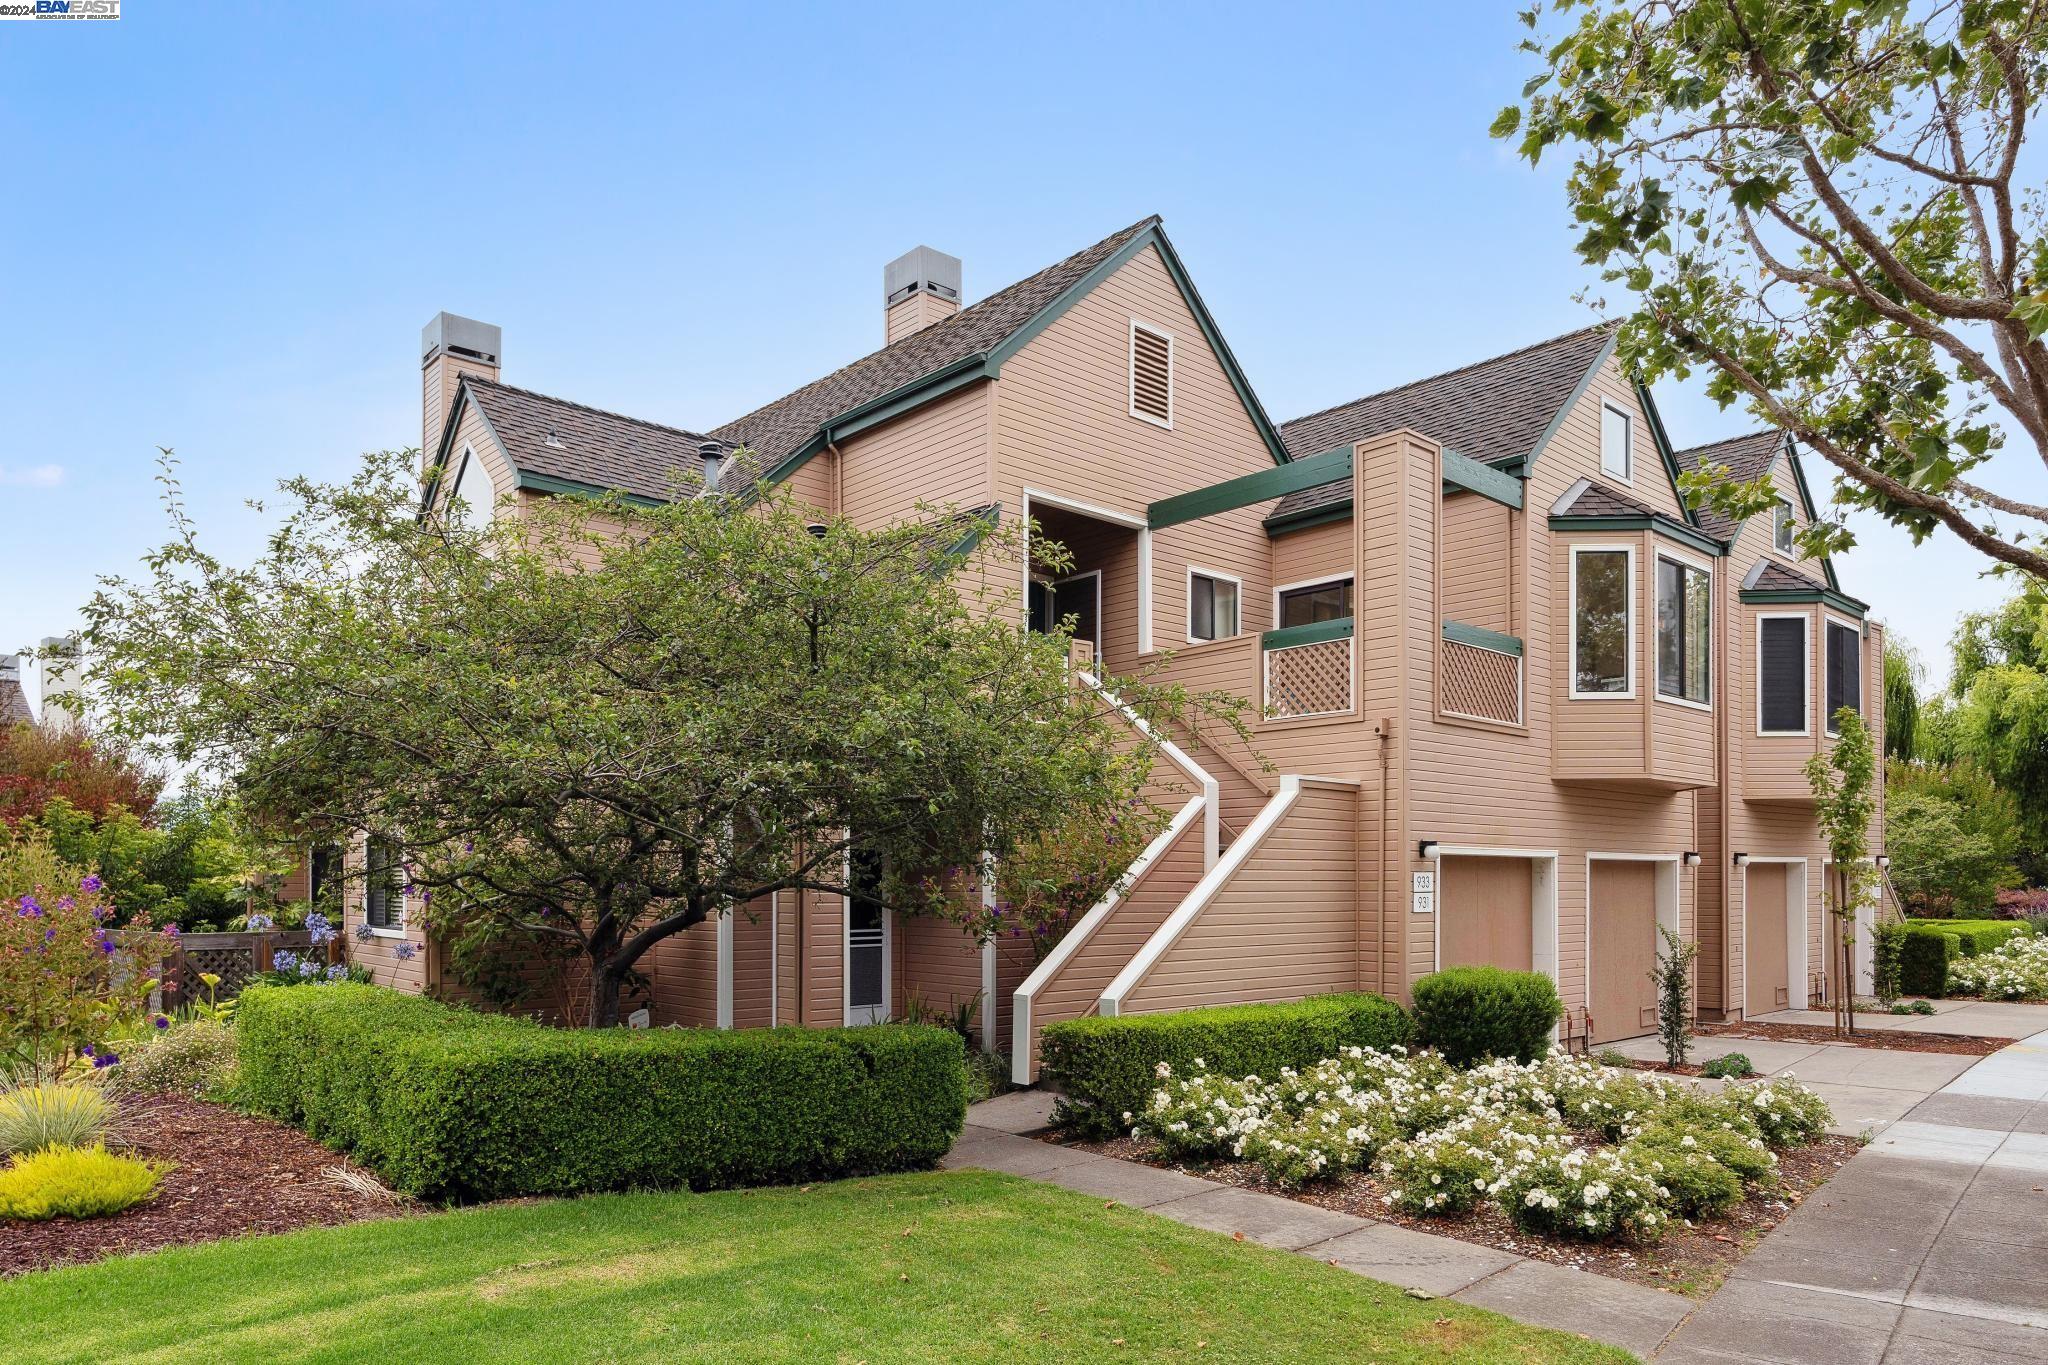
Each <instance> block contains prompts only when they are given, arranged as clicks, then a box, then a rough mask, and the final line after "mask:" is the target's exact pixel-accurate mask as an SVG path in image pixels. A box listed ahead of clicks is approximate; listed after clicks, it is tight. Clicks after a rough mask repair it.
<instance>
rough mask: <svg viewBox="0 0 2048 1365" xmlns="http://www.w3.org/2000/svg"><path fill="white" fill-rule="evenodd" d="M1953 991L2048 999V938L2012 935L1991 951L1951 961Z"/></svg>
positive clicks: (1988, 996)
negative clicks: (2014, 936)
mask: <svg viewBox="0 0 2048 1365" xmlns="http://www.w3.org/2000/svg"><path fill="white" fill-rule="evenodd" d="M1948 993H1949V994H1950V995H1981V996H1983V997H1984V998H1985V999H1986V1000H2048V938H2035V937H2033V936H2031V935H2026V936H2022V937H2017V938H2009V939H2007V940H2006V941H2005V942H2003V943H2001V944H1999V945H1998V946H1997V947H1996V948H1994V949H1992V950H1991V951H1990V952H1988V953H1979V954H1977V956H1975V957H1959V958H1957V959H1955V960H1954V961H1953V962H1951V963H1950V964H1949V968H1948Z"/></svg>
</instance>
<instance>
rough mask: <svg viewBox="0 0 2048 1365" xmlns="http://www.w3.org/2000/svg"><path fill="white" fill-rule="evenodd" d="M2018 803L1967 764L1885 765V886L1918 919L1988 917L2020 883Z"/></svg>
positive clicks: (1984, 773)
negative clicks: (1888, 866) (2000, 896)
mask: <svg viewBox="0 0 2048 1365" xmlns="http://www.w3.org/2000/svg"><path fill="white" fill-rule="evenodd" d="M2019 845H2020V816H2019V805H2018V803H2017V802H2015V801H2014V800H2013V798H2012V796H2011V795H2010V794H2009V793H2007V792H2003V791H2000V790H1999V789H1998V786H1997V784H1996V783H1994V782H1993V781H1992V780H1991V776H1990V774H1988V773H1986V772H1985V771H1984V770H1983V769H1981V768H1979V767H1977V766H1976V765H1975V764H1972V763H1961V764H1958V765H1956V766H1955V767H1953V768H1934V767H1916V766H1914V765H1911V764H1907V763H1902V762H1900V761H1898V760H1896V759H1894V760H1893V761H1892V762H1891V763H1890V764H1889V765H1887V767H1886V792H1885V848H1886V850H1887V851H1888V852H1889V853H1890V854H1891V858H1892V866H1891V880H1892V885H1893V887H1894V888H1896V889H1897V891H1898V893H1899V898H1900V899H1901V900H1903V901H1904V902H1905V903H1906V906H1907V907H1908V908H1909V909H1910V910H1913V911H1915V912H1917V913H1928V912H1932V913H1935V914H1954V915H1962V916H1966V917H1967V916H1971V915H1975V914H1980V913H1982V914H1989V913H1991V910H1992V906H1993V903H1994V901H1995V900H1996V899H1997V896H1998V893H1999V891H2000V890H2002V889H2004V888H2005V887H2008V886H2013V885H2016V884H2018V882H2019V880H2020V874H2019V869H2018V868H2016V867H2015V866H2014V865H2013V860H2014V858H2015V856H2016V855H2017V853H2018V851H2019Z"/></svg>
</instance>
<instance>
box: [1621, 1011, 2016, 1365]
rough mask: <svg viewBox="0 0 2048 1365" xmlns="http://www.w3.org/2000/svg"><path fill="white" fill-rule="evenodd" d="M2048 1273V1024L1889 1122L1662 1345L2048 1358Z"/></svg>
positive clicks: (1719, 1357)
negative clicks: (2043, 1028)
mask: <svg viewBox="0 0 2048 1365" xmlns="http://www.w3.org/2000/svg"><path fill="white" fill-rule="evenodd" d="M2006 1008H2012V1007H2006ZM2031 1008H2035V1009H2039V1008H2041V1007H2039V1006H2034V1007H2031ZM1921 1022H1929V1021H1925V1020H1923V1021H1921ZM1880 1055H1883V1054H1880ZM1891 1055H1894V1056H1896V1055H1900V1054H1891ZM1963 1060H1967V1059H1963ZM1801 1079H1805V1077H1804V1075H1802V1076H1801ZM1817 1088H1818V1087H1817ZM2044 1272H2048V1031H2042V1032H2039V1033H2036V1034H2035V1035H2033V1036H2032V1037H2029V1038H2026V1039H2024V1040H2023V1041H2021V1042H2019V1043H2017V1044H2014V1045H2013V1046H2011V1047H2008V1048H2006V1049H2004V1050H2003V1051H2001V1052H1998V1053H1995V1054H1994V1055H1992V1056H1990V1057H1986V1058H1983V1059H1982V1060H1981V1061H1979V1062H1978V1063H1977V1065H1975V1066H1973V1067H1971V1068H1969V1069H1968V1070H1966V1071H1964V1072H1962V1073H1961V1074H1960V1075H1958V1076H1956V1077H1955V1078H1954V1079H1953V1080H1951V1081H1949V1082H1948V1083H1947V1084H1945V1085H1943V1086H1941V1087H1940V1088H1939V1089H1938V1090H1937V1091H1936V1092H1935V1093H1933V1094H1932V1095H1930V1096H1928V1097H1927V1098H1925V1099H1923V1100H1921V1101H1919V1102H1918V1103H1917V1104H1915V1105H1914V1106H1913V1107H1912V1108H1911V1109H1910V1110H1908V1111H1907V1112H1906V1113H1905V1114H1904V1116H1903V1117H1901V1118H1900V1119H1898V1120H1897V1121H1895V1122H1892V1123H1891V1124H1890V1125H1889V1126H1887V1127H1886V1128H1885V1129H1884V1130H1883V1131H1882V1132H1881V1133H1879V1134H1878V1136H1877V1137H1876V1138H1875V1139H1874V1140H1873V1141H1872V1142H1871V1144H1870V1145H1869V1146H1868V1147H1866V1148H1864V1149H1863V1151H1862V1152H1860V1153H1858V1154H1857V1156H1856V1157H1855V1159H1854V1160H1852V1161H1851V1162H1850V1163H1849V1164H1848V1165H1847V1166H1845V1167H1843V1168H1842V1170H1841V1171H1840V1172H1839V1173H1837V1174H1836V1175H1835V1177H1834V1179H1832V1180H1830V1181H1829V1182H1828V1183H1827V1184H1826V1185H1824V1186H1822V1187H1821V1188H1820V1189H1819V1190H1818V1191H1817V1192H1816V1193H1815V1194H1814V1195H1813V1196H1812V1197H1811V1198H1809V1199H1808V1200H1807V1201H1806V1202H1805V1203H1804V1204H1802V1205H1801V1206H1800V1207H1799V1208H1798V1209H1796V1210H1794V1211H1793V1213H1792V1214H1791V1216H1790V1217H1788V1218H1787V1219H1786V1220H1785V1221H1784V1222H1783V1223H1782V1224H1780V1225H1779V1227H1778V1228H1777V1229H1776V1230H1775V1231H1774V1232H1772V1233H1771V1234H1770V1236H1769V1237H1767V1238H1765V1239H1764V1241H1763V1243H1762V1244H1761V1245H1760V1246H1759V1247H1758V1248H1757V1249H1756V1250H1755V1251H1754V1252H1753V1253H1751V1254H1750V1255H1749V1256H1748V1257H1747V1258H1746V1259H1744V1260H1743V1261H1742V1262H1741V1263H1740V1264H1739V1265H1737V1266H1736V1267H1735V1269H1734V1271H1733V1272H1732V1273H1731V1274H1730V1275H1729V1277H1728V1280H1727V1282H1726V1283H1725V1284H1724V1285H1723V1286H1722V1287H1721V1289H1720V1291H1719V1292H1718V1293H1716V1294H1715V1295H1714V1296H1713V1297H1712V1298H1710V1299H1708V1300H1707V1302H1706V1303H1704V1304H1702V1305H1700V1307H1699V1309H1698V1310H1697V1311H1696V1312H1694V1313H1693V1315H1692V1316H1691V1317H1690V1318H1688V1319H1687V1320H1686V1321H1685V1322H1684V1323H1683V1324H1682V1325H1681V1326H1680V1327H1679V1329H1678V1330H1677V1331H1676V1332H1675V1333H1673V1334H1672V1337H1671V1339H1670V1341H1669V1342H1667V1343H1666V1344H1665V1346H1664V1348H1663V1349H1662V1350H1661V1351H1660V1352H1659V1353H1658V1354H1657V1357H1656V1358H1657V1359H1658V1360H1659V1361H1669V1362H1686V1363H1687V1365H1694V1363H1701V1365H1704V1363H1705V1362H1729V1361H1765V1362H1774V1365H1801V1363H1803V1362H1814V1363H1815V1365H1875V1363H1876V1362H1880V1361H1883V1362H1900V1363H1901V1365H1903V1362H1946V1361H1987V1362H2005V1361H2022V1360H2026V1361H2039V1360H2044V1359H2048V1273H2044Z"/></svg>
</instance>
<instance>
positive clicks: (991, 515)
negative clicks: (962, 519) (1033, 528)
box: [946, 502, 1003, 559]
mask: <svg viewBox="0 0 2048 1365" xmlns="http://www.w3.org/2000/svg"><path fill="white" fill-rule="evenodd" d="M1002 519H1003V505H1002V504H1001V503H999V502H998V503H991V504H990V505H989V506H988V507H987V508H986V509H984V510H983V511H982V512H981V513H980V514H979V515H978V516H976V517H975V518H974V523H973V525H971V526H969V527H968V528H967V530H966V531H965V532H963V533H962V534H961V536H960V538H959V539H958V540H956V541H954V542H953V544H952V546H951V547H950V548H948V549H947V551H946V558H948V559H961V558H964V557H966V556H967V555H969V554H972V553H973V552H974V547H975V546H977V545H979V544H981V542H982V541H983V540H985V539H987V537H988V533H989V532H990V531H993V530H995V528H996V526H997V524H998V523H1000V522H1001V521H1002Z"/></svg>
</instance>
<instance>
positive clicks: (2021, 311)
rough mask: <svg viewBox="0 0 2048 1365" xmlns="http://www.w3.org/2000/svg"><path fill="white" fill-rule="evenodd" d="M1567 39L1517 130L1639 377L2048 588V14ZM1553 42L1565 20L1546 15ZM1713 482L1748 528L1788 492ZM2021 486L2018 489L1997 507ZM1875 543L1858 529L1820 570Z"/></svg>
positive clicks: (1577, 18) (1520, 110)
mask: <svg viewBox="0 0 2048 1365" xmlns="http://www.w3.org/2000/svg"><path fill="white" fill-rule="evenodd" d="M1552 8H1553V10H1554V11H1555V12H1556V15H1557V18H1558V21H1559V24H1560V26H1561V31H1560V32H1558V33H1555V34H1553V35H1550V36H1549V37H1548V39H1547V40H1545V41H1542V42H1537V41H1530V42H1527V43H1525V44H1524V46H1525V47H1526V48H1527V49H1528V50H1529V51H1531V52H1533V53H1535V54H1536V55H1537V56H1538V57H1539V58H1540V60H1541V62H1542V65H1543V69H1542V71H1541V72H1540V73H1539V74H1538V75H1537V76H1536V77H1535V78H1534V79H1533V80H1531V81H1530V82H1529V84H1528V86H1527V87H1526V89H1525V92H1524V93H1525V99H1524V101H1523V104H1522V105H1520V106H1513V107H1510V108H1508V109H1507V110H1505V111H1504V112H1503V113H1502V114H1501V116H1500V117H1499V119H1497V120H1496V121H1495V124H1494V131H1495V133H1496V134H1497V135H1498V136H1502V137H1519V139H1520V148H1521V151H1522V153H1523V154H1524V155H1525V156H1527V157H1528V158H1529V159H1530V160H1531V161H1532V162H1533V161H1535V160H1536V159H1537V158H1539V157H1540V156H1541V155H1542V154H1543V153H1544V152H1545V151H1547V150H1549V149H1550V148H1552V147H1565V148H1568V149H1569V150H1570V154H1571V155H1572V156H1573V157H1574V162H1573V165H1572V170H1571V175H1570V179H1569V182H1568V185H1569V189H1568V195H1569V199H1570V204H1571V209H1572V212H1573V215H1574V216H1575V218H1576V220H1577V221H1578V222H1579V223H1581V224H1582V225H1583V226H1584V229H1585V231H1584V235H1583V237H1582V238H1581V239H1580V242H1579V252H1580V254H1581V255H1582V256H1583V257H1584V258H1585V259H1586V260H1587V261H1588V262H1591V263H1594V264H1597V265H1599V266H1600V267H1602V269H1603V272H1604V278H1605V279H1606V280H1607V281H1608V282H1609V283H1611V284H1614V285H1618V286H1620V287H1622V288H1623V289H1625V290H1626V291H1627V292H1628V294H1629V295H1630V296H1631V298H1632V299H1633V300H1634V304H1633V312H1632V314H1631V315H1630V316H1628V317H1627V318H1626V320H1625V321H1624V322H1623V324H1622V326H1621V328H1620V351H1621V355H1622V357H1623V359H1624V361H1625V362H1627V363H1628V364H1630V365H1631V366H1633V367H1634V368H1635V370H1636V371H1637V372H1638V373H1639V374H1640V375H1641V376H1642V377H1643V378H1644V379H1645V380H1647V381H1654V380H1656V379H1658V378H1661V377H1663V376H1665V375H1678V376H1683V375H1685V374H1687V373H1688V372H1689V371H1690V369H1691V368H1692V367H1694V366H1701V365H1704V366H1706V367H1708V368H1709V369H1710V371H1711V373H1710V377H1709V379H1708V391H1709V392H1710V393H1711V394H1712V395H1713V396H1714V397H1715V398H1717V399H1719V400H1720V401H1721V402H1722V403H1723V404H1724V405H1726V404H1731V403H1735V402H1738V401H1741V402H1746V404H1747V406H1748V407H1749V408H1750V410H1751V411H1753V412H1754V413H1755V414H1756V415H1757V416H1759V417H1761V418H1763V419H1764V420H1766V421H1768V422H1770V423H1771V424H1773V425H1775V426H1778V427H1782V428H1783V429H1785V430H1786V431H1789V432H1791V433H1792V434H1793V435H1794V436H1796V437H1797V438H1798V439H1799V440H1800V441H1801V442H1803V443H1804V444H1805V445H1806V446H1808V447H1809V448H1811V449H1812V450H1814V451H1817V452H1818V453H1819V454H1820V455H1821V457H1822V458H1824V459H1826V460H1827V461H1828V462H1829V463H1830V464H1832V465H1833V466H1834V467H1835V469H1836V470H1837V473H1838V477H1837V479H1836V485H1835V486H1836V496H1837V499H1838V501H1839V502H1841V503H1843V504H1846V505H1849V506H1859V507H1868V508H1872V509H1875V510H1876V511H1877V512H1879V513H1880V514H1882V515H1883V516H1885V517H1887V518H1889V519H1890V520H1892V521H1894V522H1896V523H1899V524H1900V525H1903V526H1904V527H1906V528H1907V529H1908V530H1909V531H1910V532H1911V533H1912V534H1913V536H1914V537H1915V538H1916V539H1919V538H1923V537H1925V536H1926V535H1927V534H1929V533H1930V532H1931V531H1932V530H1933V529H1934V528H1935V527H1936V526H1947V527H1948V528H1949V529H1950V530H1952V531H1954V532H1955V533H1956V534H1957V535H1958V536H1960V537H1962V538H1963V540H1965V541H1966V542H1968V543H1969V544H1970V545H1972V546H1974V547H1975V548H1977V549H1978V550H1980V551H1982V552H1983V553H1984V554H1986V555H1988V556H1990V557H1991V558H1992V559H1994V560H1997V561H1999V562H2000V563H2002V564H2007V565H2012V566H2015V567H2018V568H2020V569H2024V570H2026V571H2028V572H2030V573H2032V574H2035V575H2037V576H2048V555H2044V539H2043V537H2044V536H2048V507H2044V506H2042V505H2040V504H2039V503H2038V502H2036V501H2034V500H2033V499H2031V498H2028V497H2021V496H2015V494H2014V489H2015V488H2016V487H2023V485H2020V484H2018V483H2017V481H2016V480H2014V479H2013V477H2012V475H2013V473H2014V472H2015V471H2011V470H2004V471H2000V470H1999V469H1998V468H1997V467H1996V463H1995V462H1994V459H1993V457H1994V455H1995V454H1996V453H1997V452H1998V451H1999V450H2000V449H2001V447H2002V446H2005V445H2007V444H2008V443H2009V444H2010V446H2011V447H2012V448H2013V449H2014V450H2015V453H2016V454H2017V453H2019V452H2024V458H2025V459H2026V460H2027V461H2028V462H2029V463H2032V462H2033V461H2041V462H2043V463H2048V348H2044V346H2043V344H2042V337H2043V333H2044V332H2048V237H2044V234H2043V211H2044V203H2043V196H2042V191H2041V188H2040V186H2039V184H2038V183H2036V182H2034V181H2033V180H2032V179H2030V176H2031V175H2036V174H2038V172H2039V169H2040V168H2039V165H2038V164H2037V162H2036V160H2035V159H2034V158H2032V157H2031V156H2030V155H2029V149H2028V147H2027V133H2028V125H2029V121H2030V118H2031V115H2032V106H2033V102H2034V100H2035V99H2037V98H2038V97H2039V95H2040V93H2041V90H2042V86H2043V81H2044V79H2048V74H2044V63H2043V52H2044V49H2048V13H2044V8H2048V7H2044V6H2043V5H2041V4H2040V3H2038V0H1935V2H1934V3H1928V4H1921V5H1908V4H1906V3H1904V0H1555V3H1554V4H1553V6H1552ZM1523 17H1524V19H1525V21H1526V22H1527V23H1528V24H1529V25H1530V26H1531V27H1532V28H1535V27H1537V26H1539V24H1540V22H1541V21H1540V19H1539V16H1538V15H1537V14H1536V13H1535V12H1534V11H1533V10H1532V11H1531V12H1529V13H1527V14H1525V15H1524V16H1523ZM1727 475H1728V471H1727V470H1725V469H1721V470H1718V471H1716V470H1706V471H1701V472H1700V473H1699V474H1696V475H1688V476H1687V482H1688V488H1689V490H1690V491H1693V492H1695V493H1697V494H1698V495H1699V496H1701V497H1703V498H1706V499H1707V500H1709V501H1711V502H1712V503H1714V504H1715V505H1717V506H1719V507H1720V508H1721V509H1722V510H1723V511H1724V512H1727V513H1728V514H1730V515H1735V516H1748V515H1753V514H1754V513H1756V512H1759V511H1762V510H1765V509H1766V508H1768V506H1769V505H1770V501H1771V499H1772V497H1773V496H1774V495H1773V494H1772V492H1771V490H1770V489H1769V487H1768V485H1767V484H1766V483H1765V482H1764V481H1763V480H1757V481H1755V482H1753V483H1747V484H1739V485H1738V484H1735V483H1733V482H1731V481H1730V480H1729V478H1728V477H1727ZM1994 479H1996V481H1998V482H1999V483H2001V484H2002V485H2003V488H2004V491H2002V492H2001V491H1999V489H1998V488H1994V487H1992V486H1991V484H1992V481H1993V480H1994ZM1849 543H1850V537H1849V534H1848V532H1847V531H1846V530H1845V529H1844V528H1843V527H1842V526H1841V525H1840V524H1838V523H1825V522H1823V523H1820V524H1817V525H1816V526H1815V527H1813V528H1811V529H1810V531H1809V532H1808V534H1807V536H1806V548H1807V549H1808V551H1809V552H1810V553H1816V554H1818V553H1826V552H1828V551H1832V550H1839V549H1841V548H1843V547H1845V546H1846V545H1847V544H1849Z"/></svg>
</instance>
